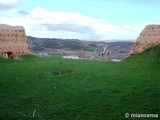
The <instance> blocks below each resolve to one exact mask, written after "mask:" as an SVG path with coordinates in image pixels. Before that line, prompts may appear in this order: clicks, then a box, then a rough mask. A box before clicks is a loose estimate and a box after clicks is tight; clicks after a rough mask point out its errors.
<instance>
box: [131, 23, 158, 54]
mask: <svg viewBox="0 0 160 120" xmlns="http://www.w3.org/2000/svg"><path fill="white" fill-rule="evenodd" d="M157 44H160V25H148V26H146V27H145V28H144V29H143V31H142V32H141V33H140V36H139V37H138V38H137V40H136V43H135V45H134V46H133V47H132V49H131V51H130V55H134V54H137V53H141V52H143V51H144V50H145V49H146V48H148V47H151V46H154V45H157Z"/></svg>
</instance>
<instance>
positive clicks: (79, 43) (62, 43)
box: [27, 36, 134, 53]
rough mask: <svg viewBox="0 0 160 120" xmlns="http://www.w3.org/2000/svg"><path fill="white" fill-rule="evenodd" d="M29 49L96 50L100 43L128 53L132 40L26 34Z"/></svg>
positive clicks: (118, 51) (113, 49)
mask: <svg viewBox="0 0 160 120" xmlns="http://www.w3.org/2000/svg"><path fill="white" fill-rule="evenodd" d="M27 41H28V45H29V49H30V50H31V51H33V52H34V51H43V50H46V49H50V50H55V49H63V50H84V51H87V50H92V51H94V50H96V48H98V47H99V46H101V45H106V44H107V45H108V47H107V50H110V51H112V52H116V53H129V52H130V50H131V48H132V46H133V44H134V42H129V41H126V42H124V41H123V42H121V41H120V42H102V41H83V40H78V39H60V38H36V37H31V36H27Z"/></svg>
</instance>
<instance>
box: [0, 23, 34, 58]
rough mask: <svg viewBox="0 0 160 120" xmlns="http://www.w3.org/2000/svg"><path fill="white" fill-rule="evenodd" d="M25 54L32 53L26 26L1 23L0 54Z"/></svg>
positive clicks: (11, 56) (13, 55)
mask: <svg viewBox="0 0 160 120" xmlns="http://www.w3.org/2000/svg"><path fill="white" fill-rule="evenodd" d="M24 54H32V53H31V52H30V51H29V50H28V45H27V39H26V33H25V29H24V27H22V26H9V25H5V24H0V56H1V57H6V58H17V57H18V56H19V55H24Z"/></svg>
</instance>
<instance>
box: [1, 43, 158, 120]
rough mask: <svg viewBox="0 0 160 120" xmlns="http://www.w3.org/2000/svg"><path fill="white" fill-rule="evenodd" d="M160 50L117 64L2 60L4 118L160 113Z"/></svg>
mask: <svg viewBox="0 0 160 120" xmlns="http://www.w3.org/2000/svg"><path fill="white" fill-rule="evenodd" d="M159 51H160V46H159V45H158V46H154V47H152V48H148V49H147V50H145V51H144V52H142V53H140V54H137V55H134V56H131V57H128V58H127V59H126V60H124V61H123V62H119V63H115V62H102V61H101V62H100V61H94V60H73V59H63V58H59V57H36V56H21V59H22V60H12V59H4V58H0V66H1V67H0V74H1V76H0V93H1V94H0V102H1V104H0V108H1V109H0V113H1V114H0V118H1V120H10V119H36V120H39V119H43V120H49V119H58V120H64V119H65V120H66V119H68V120H75V119H77V120H82V119H86V120H106V119H107V120H124V119H125V113H129V114H131V113H132V114H136V113H138V114H144V113H145V114H160V111H159V103H160V101H159V96H160V93H159V91H160V88H159V82H160V74H159V71H160V67H159V66H157V64H158V65H159V60H160V59H159V56H160V52H159ZM142 119H143V118H142ZM153 119H154V118H153Z"/></svg>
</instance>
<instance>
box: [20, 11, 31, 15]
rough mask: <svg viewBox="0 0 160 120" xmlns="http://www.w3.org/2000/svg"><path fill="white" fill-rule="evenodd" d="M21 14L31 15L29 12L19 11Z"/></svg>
mask: <svg viewBox="0 0 160 120" xmlns="http://www.w3.org/2000/svg"><path fill="white" fill-rule="evenodd" d="M18 13H19V14H21V15H29V13H28V12H27V11H24V10H20V11H18Z"/></svg>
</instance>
